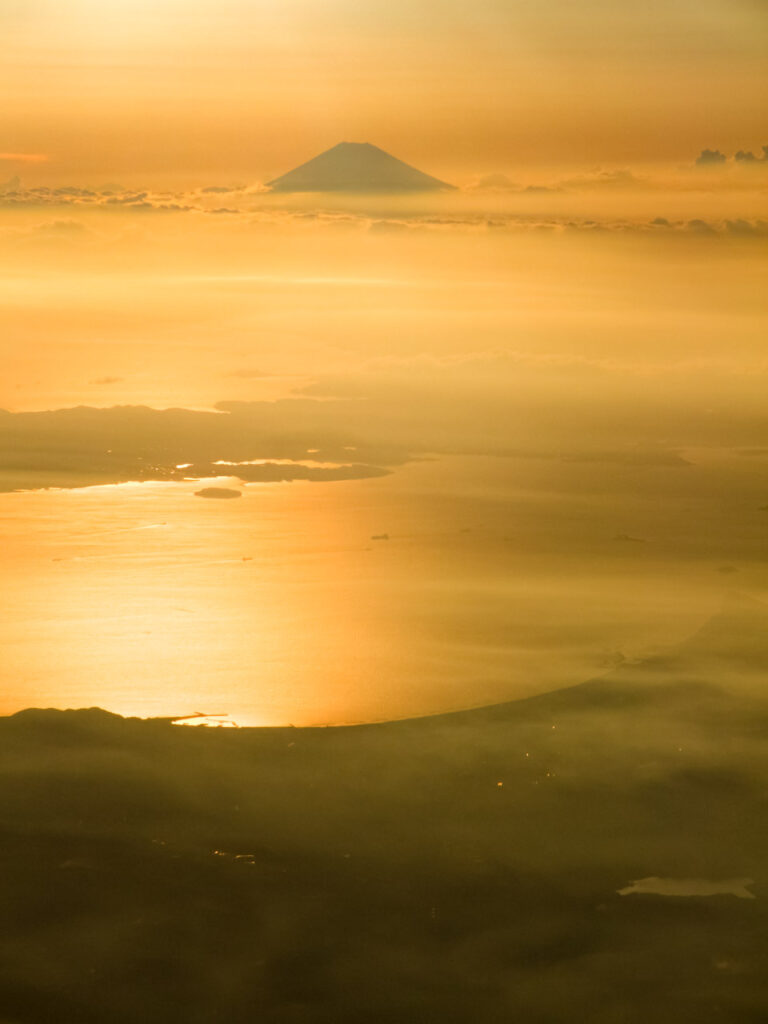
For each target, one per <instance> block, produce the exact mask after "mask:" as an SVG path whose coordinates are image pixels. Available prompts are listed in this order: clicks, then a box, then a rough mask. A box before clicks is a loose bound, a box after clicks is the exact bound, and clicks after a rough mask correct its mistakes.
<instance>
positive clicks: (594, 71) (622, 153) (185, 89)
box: [0, 0, 768, 184]
mask: <svg viewBox="0 0 768 1024" xmlns="http://www.w3.org/2000/svg"><path fill="white" fill-rule="evenodd" d="M0 33H1V34H2V38H3V55H4V59H3V61H2V66H1V68H0V85H1V87H2V90H3V95H4V96H5V97H6V99H9V98H11V97H12V102H10V103H6V104H5V105H4V106H5V112H4V118H3V135H2V138H0V179H1V178H2V177H4V176H6V175H10V174H14V173H22V172H23V173H24V176H25V178H26V179H29V178H30V177H31V178H33V179H34V180H35V181H36V182H45V181H56V182H61V181H62V180H64V179H66V180H68V181H75V180H78V181H89V182H97V181H100V180H102V179H105V178H106V179H109V178H115V177H117V178H118V179H119V180H121V181H125V182H127V183H129V184H130V183H133V182H137V181H139V180H145V179H148V180H150V181H154V180H161V179H162V180H165V181H169V182H170V181H176V182H188V181H193V180H197V179H199V178H209V177H212V176H218V177H221V176H224V177H226V178H227V180H229V179H232V178H238V177H243V178H245V179H247V180H264V179H266V178H268V177H269V176H272V175H274V174H277V173H280V172H282V171H284V170H286V169H288V168H290V167H291V166H293V165H294V164H296V163H297V162H300V161H301V160H303V159H306V158H307V157H308V156H310V155H312V154H313V153H315V152H317V151H319V150H322V149H324V148H327V147H328V146H331V145H333V144H335V143H336V142H338V141H340V140H342V139H350V140H354V141H372V142H375V143H376V144H378V145H380V146H382V147H383V148H385V149H388V150H390V151H393V152H395V153H396V154H397V155H400V156H401V157H402V158H404V159H406V160H408V161H410V162H413V163H415V164H417V165H419V166H423V167H424V168H425V169H426V170H429V171H432V172H434V173H437V174H444V175H447V176H448V175H453V176H455V177H456V176H458V178H459V179H461V176H462V175H470V174H472V173H484V172H487V171H494V170H508V169H510V168H514V167H515V166H516V165H531V164H542V165H550V166H551V165H561V166H563V165H569V166H574V165H578V164H585V163H586V164H590V163H600V162H603V161H607V162H617V161H619V162H620V161H630V162H635V163H636V162H646V161H661V160H672V161H675V160H681V161H686V162H687V161H689V160H692V159H693V157H695V155H696V154H697V153H698V152H699V150H700V149H701V148H703V147H705V146H714V147H718V148H720V149H723V150H724V151H726V152H733V151H735V150H736V149H740V148H747V149H750V148H752V149H755V148H757V149H759V146H760V145H761V144H762V143H764V142H765V141H766V139H765V138H763V135H764V134H765V132H764V127H765V110H766V99H767V98H768V96H767V90H766V84H765V53H766V42H768V11H767V10H766V7H765V4H763V3H761V2H759V0H665V2H661V0H654V2H650V3H642V4H639V3H623V2H616V0H587V2H584V3H578V4H575V3H572V2H571V0H541V2H537V3H530V2H526V0H477V2H474V3H471V4H470V3H466V2H459V0H439V2H437V0H421V2H418V3H413V2H406V0H388V2H386V3H384V2H381V0H366V2H363V3H360V2H359V0H322V2H320V0H282V2H277V0H259V2H253V0H216V2H213V0H183V2H182V0H153V2H149V0H109V2H108V3H107V2H104V0H72V2H71V3H68V4H61V3H57V2H54V0H11V2H6V3H4V4H3V5H2V7H1V8H0ZM43 158H46V159H43Z"/></svg>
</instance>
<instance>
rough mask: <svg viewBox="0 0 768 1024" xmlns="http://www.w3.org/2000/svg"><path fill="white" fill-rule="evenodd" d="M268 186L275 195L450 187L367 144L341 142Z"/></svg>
mask: <svg viewBox="0 0 768 1024" xmlns="http://www.w3.org/2000/svg"><path fill="white" fill-rule="evenodd" d="M267 184H268V185H269V187H270V188H271V189H272V190H273V191H274V192H372V193H387V192H432V191H436V190H440V189H452V188H453V185H448V184H446V183H445V182H444V181H439V180H438V179H437V178H433V177H432V176H431V175H429V174H424V173H423V172H422V171H418V170H416V168H415V167H411V166H410V165H409V164H406V163H403V161H402V160H398V159H397V158H396V157H394V156H390V154H389V153H385V152H384V150H383V149H379V147H378V146H372V145H371V144H370V143H369V142H340V143H339V144H338V145H337V146H334V147H333V148H332V149H328V150H326V151H325V152H324V153H321V154H320V155H319V156H316V157H314V158H313V159H312V160H308V161H307V163H304V164H301V166H299V167H296V168H295V169H294V170H292V171H288V173H287V174H283V175H281V177H279V178H275V179H274V180H273V181H269V182H267Z"/></svg>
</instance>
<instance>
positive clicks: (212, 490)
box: [195, 487, 243, 501]
mask: <svg viewBox="0 0 768 1024" xmlns="http://www.w3.org/2000/svg"><path fill="white" fill-rule="evenodd" d="M242 496H243V493H242V491H236V490H235V489H234V488H232V487H203V488H202V490H199V491H195V497H196V498H215V499H219V500H223V501H226V500H228V499H231V498H242Z"/></svg>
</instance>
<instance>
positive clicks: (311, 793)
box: [0, 607, 768, 1024]
mask: <svg viewBox="0 0 768 1024" xmlns="http://www.w3.org/2000/svg"><path fill="white" fill-rule="evenodd" d="M766 621H767V620H766V616H765V614H764V612H763V610H761V609H759V608H756V607H735V608H734V609H732V610H731V611H729V612H727V613H726V614H724V615H723V616H721V617H719V618H718V619H716V620H713V621H712V622H711V623H710V624H709V626H707V627H706V628H705V629H704V630H703V631H702V632H701V633H700V634H698V635H697V636H696V637H694V638H693V639H692V640H691V641H690V642H689V643H688V644H685V645H683V646H682V647H680V648H679V649H677V650H675V651H673V652H670V653H668V654H665V655H663V656H659V657H656V658H653V659H651V660H649V661H646V662H644V663H643V664H641V665H634V666H632V665H627V666H624V667H622V668H620V669H619V670H617V671H616V672H615V673H613V674H612V675H611V676H610V677H606V678H604V679H601V680H598V681H595V682H591V683H587V684H585V685H583V686H580V687H575V688H573V689H570V690H562V691H559V692H557V693H554V694H549V695H546V696H543V697H538V698H535V699H531V700H526V701H520V702H517V703H513V704H507V705H501V706H498V707H494V708H488V709H482V710H478V711H473V712H464V713H460V714H455V715H445V716H440V717H435V718H429V719H422V720H415V721H408V722H400V723H391V724H386V725H374V726H364V727H353V728H343V729H264V730H259V729H242V730H230V729H204V728H201V729H184V728H179V727H177V726H173V725H171V724H170V723H167V722H161V721H149V722H147V721H140V720H125V719H122V718H119V717H116V716H114V715H110V714H108V713H106V712H104V711H100V710H88V711H67V712H59V711H25V712H22V713H20V714H18V715H14V716H12V717H10V718H6V719H1V720H0V929H1V932H0V1022H2V1024H43V1022H46V1024H47V1022H51V1024H91V1022H99V1024H101V1022H110V1024H129V1022H130V1024H133V1022H145V1024H154V1022H158V1024H160V1022H162V1024H169V1022H183V1024H194V1022H200V1024H203V1022H209V1021H223V1022H227V1024H240V1022H246V1021H248V1022H252V1021H253V1022H255V1021H260V1022H268V1024H272V1022H280V1024H283V1022H285V1024H291V1022H312V1024H315V1022H318V1024H320V1022H322V1024H326V1022H327V1024H345V1022H355V1024H358V1022H387V1024H389V1022H398V1024H399V1022H405V1024H410V1022H430V1021H435V1022H441V1024H442V1022H450V1021H456V1022H470V1021H471V1022H489V1024H490V1022H496V1021H520V1022H523V1024H549V1022H561V1021H562V1022H566V1021H567V1022H581V1021H584V1022H600V1024H619V1022H628V1024H629V1022H631V1024H634V1022H638V1024H639V1022H649V1021H653V1022H658V1024H663V1022H672V1021H675V1022H696V1024H709V1022H716V1021H717V1022H728V1024H739V1022H755V1024H757V1022H765V1021H766V1020H768V816H767V812H768V805H767V801H766V795H767V794H768V787H767V784H768V745H766V739H767V738H768V693H767V690H766V673H767V672H768V629H767V628H766ZM654 877H655V878H657V879H658V878H661V879H666V880H668V881H667V882H666V883H664V884H665V885H666V887H667V890H669V889H670V888H671V889H672V890H673V892H674V891H677V890H679V889H681V887H682V889H683V890H686V891H691V890H693V892H694V893H696V892H700V893H701V894H699V895H696V894H694V895H674V894H672V895H658V894H653V893H652V892H642V893H636V892H635V893H628V894H625V895H620V894H619V893H618V890H620V889H623V888H627V887H631V885H632V883H633V882H634V881H636V880H640V879H648V878H654ZM670 880H671V881H670ZM748 880H751V881H748ZM654 887H657V888H658V887H659V886H658V885H657V884H656V883H654V882H650V883H648V882H646V883H644V884H643V885H642V886H640V888H646V889H647V888H651V889H652V888H654ZM662 887H663V886H662ZM708 887H709V888H708ZM713 888H714V889H715V890H717V889H718V888H719V889H720V890H722V891H721V892H719V893H717V892H715V893H714V894H706V893H707V892H709V891H711V889H713ZM739 894H740V895H739ZM750 897H754V898H750Z"/></svg>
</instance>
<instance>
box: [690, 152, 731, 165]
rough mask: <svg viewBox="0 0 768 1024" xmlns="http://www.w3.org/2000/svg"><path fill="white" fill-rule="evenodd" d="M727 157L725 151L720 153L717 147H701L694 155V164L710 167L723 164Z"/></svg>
mask: <svg viewBox="0 0 768 1024" xmlns="http://www.w3.org/2000/svg"><path fill="white" fill-rule="evenodd" d="M727 159H728V158H727V157H726V155H725V153H721V152H720V150H719V149H702V151H701V153H699V155H698V156H697V157H696V164H697V166H698V167H711V166H713V165H715V166H717V165H718V164H724V163H725V162H726V160H727Z"/></svg>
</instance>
